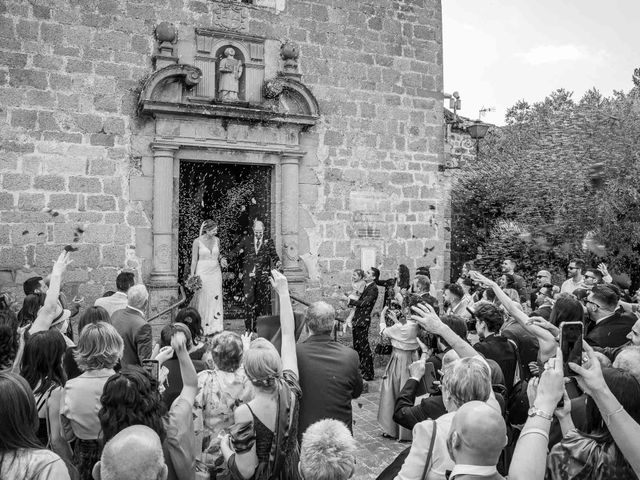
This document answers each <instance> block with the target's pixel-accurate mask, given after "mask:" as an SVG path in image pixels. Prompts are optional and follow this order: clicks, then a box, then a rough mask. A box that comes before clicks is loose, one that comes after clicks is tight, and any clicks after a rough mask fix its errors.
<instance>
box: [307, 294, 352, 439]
mask: <svg viewBox="0 0 640 480" xmlns="http://www.w3.org/2000/svg"><path fill="white" fill-rule="evenodd" d="M335 317H336V311H335V310H334V308H333V307H332V306H331V305H329V304H328V303H326V302H315V303H314V304H312V305H311V306H310V307H309V308H308V309H307V316H306V327H307V330H308V332H309V337H308V338H307V339H306V340H305V341H304V342H301V343H298V344H297V345H296V353H297V357H298V372H299V375H300V388H301V389H302V400H301V401H300V416H299V422H298V437H299V439H302V434H303V433H304V432H305V430H306V429H307V427H308V426H309V425H311V424H313V423H315V422H317V421H318V420H322V419H323V418H333V419H335V420H340V421H341V422H343V423H344V424H345V425H347V427H349V430H352V423H353V422H352V411H351V400H352V399H354V398H358V397H359V396H360V394H361V393H362V377H361V376H360V369H359V368H358V366H359V364H360V362H359V359H358V353H357V352H356V351H355V350H353V349H351V348H349V347H347V346H346V345H342V344H341V343H338V342H335V341H333V339H332V338H331V330H332V329H333V325H334V323H335Z"/></svg>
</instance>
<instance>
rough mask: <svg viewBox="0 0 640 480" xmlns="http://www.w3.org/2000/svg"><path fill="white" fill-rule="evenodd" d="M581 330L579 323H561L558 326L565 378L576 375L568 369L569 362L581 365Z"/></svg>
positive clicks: (581, 326)
mask: <svg viewBox="0 0 640 480" xmlns="http://www.w3.org/2000/svg"><path fill="white" fill-rule="evenodd" d="M583 328H584V327H583V325H582V323H581V322H563V323H561V324H560V348H561V349H562V357H563V359H564V375H565V376H575V375H576V373H575V372H574V371H573V370H571V369H570V368H569V365H568V363H569V362H573V363H576V364H578V365H582V337H583Z"/></svg>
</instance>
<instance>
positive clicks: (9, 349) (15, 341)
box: [0, 310, 19, 369]
mask: <svg viewBox="0 0 640 480" xmlns="http://www.w3.org/2000/svg"><path fill="white" fill-rule="evenodd" d="M18 346H19V336H18V322H17V320H16V315H15V313H13V312H12V311H11V310H0V369H3V368H7V367H10V366H11V365H12V364H13V360H14V359H15V358H16V353H17V352H18Z"/></svg>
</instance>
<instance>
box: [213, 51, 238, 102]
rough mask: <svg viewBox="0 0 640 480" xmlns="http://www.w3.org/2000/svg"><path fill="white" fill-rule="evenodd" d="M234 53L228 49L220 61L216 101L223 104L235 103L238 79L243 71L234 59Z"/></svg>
mask: <svg viewBox="0 0 640 480" xmlns="http://www.w3.org/2000/svg"><path fill="white" fill-rule="evenodd" d="M235 55H236V51H235V50H234V49H233V48H231V47H229V48H227V49H225V51H224V58H223V59H222V60H220V67H219V70H218V71H219V72H220V85H219V87H218V99H219V100H222V101H223V102H237V101H238V100H239V98H238V89H239V85H240V77H241V76H242V72H243V70H244V68H243V65H242V62H241V61H240V60H238V59H237V58H235Z"/></svg>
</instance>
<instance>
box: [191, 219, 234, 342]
mask: <svg viewBox="0 0 640 480" xmlns="http://www.w3.org/2000/svg"><path fill="white" fill-rule="evenodd" d="M217 233H218V224H217V223H216V222H214V221H213V220H205V221H204V222H202V226H201V227H200V236H199V237H198V238H196V239H195V240H194V241H193V248H192V254H191V275H192V276H193V275H197V276H199V277H200V280H201V281H202V288H201V289H200V290H198V291H197V292H196V293H195V295H194V296H193V299H192V300H191V306H192V307H194V308H195V309H196V310H198V313H200V316H201V317H202V327H203V330H204V334H205V335H213V334H214V333H217V332H221V331H222V329H223V327H222V326H223V318H224V317H223V311H222V270H221V268H220V267H221V266H222V267H226V260H225V259H224V258H220V239H219V238H218V237H216V234H217Z"/></svg>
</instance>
